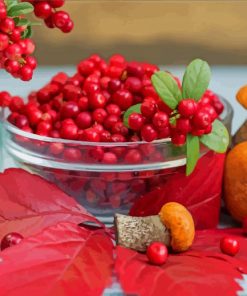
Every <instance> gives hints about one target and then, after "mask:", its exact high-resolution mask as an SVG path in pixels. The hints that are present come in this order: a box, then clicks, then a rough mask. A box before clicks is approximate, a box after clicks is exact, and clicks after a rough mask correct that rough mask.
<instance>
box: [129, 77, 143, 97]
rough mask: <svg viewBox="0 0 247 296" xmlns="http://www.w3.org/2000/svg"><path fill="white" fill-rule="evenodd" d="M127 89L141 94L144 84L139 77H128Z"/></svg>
mask: <svg viewBox="0 0 247 296" xmlns="http://www.w3.org/2000/svg"><path fill="white" fill-rule="evenodd" d="M125 88H126V89H128V90H129V91H130V92H132V93H139V92H140V91H141V89H142V82H141V80H140V79H139V78H137V77H128V78H127V79H126V81H125Z"/></svg>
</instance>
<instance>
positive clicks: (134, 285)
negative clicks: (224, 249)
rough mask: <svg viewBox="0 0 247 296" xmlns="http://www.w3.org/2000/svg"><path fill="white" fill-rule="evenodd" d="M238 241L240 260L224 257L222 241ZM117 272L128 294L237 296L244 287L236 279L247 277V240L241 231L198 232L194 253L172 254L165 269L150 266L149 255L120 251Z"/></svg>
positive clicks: (118, 250) (116, 266)
mask: <svg viewBox="0 0 247 296" xmlns="http://www.w3.org/2000/svg"><path fill="white" fill-rule="evenodd" d="M225 235H231V236H232V237H236V238H237V239H238V240H239V242H240V245H241V250H240V252H239V254H237V255H236V257H230V256H227V255H224V254H222V253H221V252H220V250H219V241H220V239H221V238H222V237H223V236H225ZM116 252H117V259H116V264H115V269H116V272H117V275H118V278H119V281H120V283H121V285H122V288H123V290H124V291H125V293H129V294H134V295H139V296H151V295H155V296H159V295H160V296H163V295H173V296H198V295H200V296H208V295H224V296H233V295H236V293H237V291H241V290H242V289H241V287H240V286H239V284H238V283H237V281H236V279H242V274H243V273H247V259H246V258H247V240H246V238H244V237H243V235H242V232H241V230H231V229H230V230H205V231H198V232H197V235H196V240H195V243H194V245H193V247H192V249H191V250H190V251H188V252H185V253H182V254H177V255H175V254H172V255H170V256H169V257H168V260H167V262H166V264H164V265H163V266H154V265H151V264H149V263H148V260H147V257H146V255H145V254H140V253H137V252H135V251H133V250H129V249H125V248H122V247H117V251H116Z"/></svg>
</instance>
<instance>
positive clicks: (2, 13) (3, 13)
mask: <svg viewBox="0 0 247 296" xmlns="http://www.w3.org/2000/svg"><path fill="white" fill-rule="evenodd" d="M6 17H7V10H6V7H5V5H1V6H0V20H4V19H5V18H6Z"/></svg>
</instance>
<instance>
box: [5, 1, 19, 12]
mask: <svg viewBox="0 0 247 296" xmlns="http://www.w3.org/2000/svg"><path fill="white" fill-rule="evenodd" d="M5 3H6V5H7V10H9V9H10V7H12V6H14V5H16V4H17V3H18V0H5Z"/></svg>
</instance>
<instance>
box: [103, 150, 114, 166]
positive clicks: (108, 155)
mask: <svg viewBox="0 0 247 296" xmlns="http://www.w3.org/2000/svg"><path fill="white" fill-rule="evenodd" d="M102 162H103V163H106V164H115V163H117V156H116V154H114V153H112V152H105V153H104V156H103V158H102Z"/></svg>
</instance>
